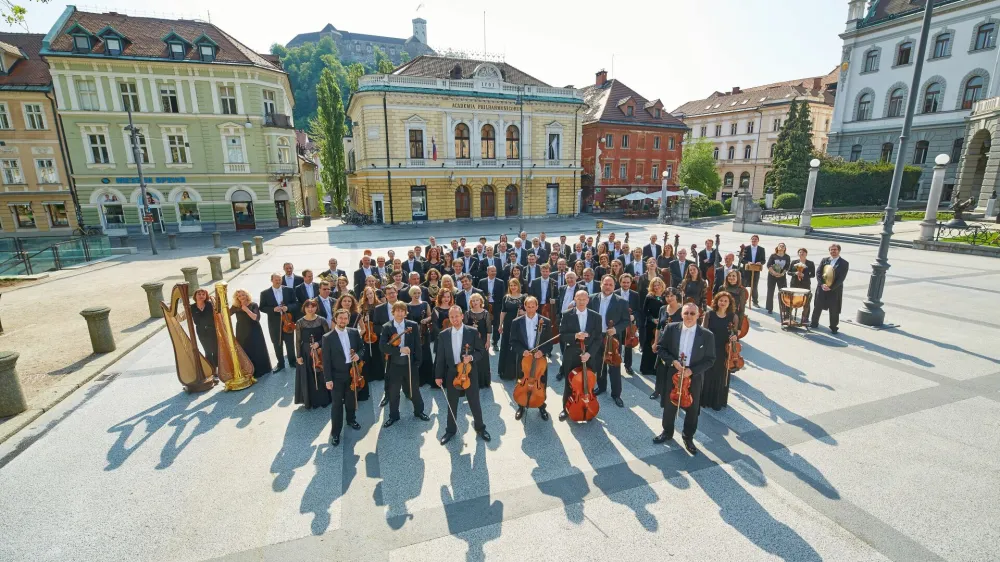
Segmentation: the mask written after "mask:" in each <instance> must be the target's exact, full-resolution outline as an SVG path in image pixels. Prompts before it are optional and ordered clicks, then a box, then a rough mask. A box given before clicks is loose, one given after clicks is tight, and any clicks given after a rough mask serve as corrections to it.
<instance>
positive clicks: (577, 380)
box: [566, 340, 601, 422]
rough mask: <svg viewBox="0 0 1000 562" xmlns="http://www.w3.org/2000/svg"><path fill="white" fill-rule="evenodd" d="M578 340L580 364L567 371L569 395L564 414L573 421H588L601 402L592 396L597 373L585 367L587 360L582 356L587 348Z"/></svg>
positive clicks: (598, 409) (597, 410)
mask: <svg viewBox="0 0 1000 562" xmlns="http://www.w3.org/2000/svg"><path fill="white" fill-rule="evenodd" d="M578 341H579V342H580V356H581V359H580V366H579V367H577V368H575V369H573V370H572V371H570V372H569V387H570V396H569V399H567V400H566V414H567V415H568V416H569V419H571V420H573V421H575V422H585V421H590V420H592V419H594V418H595V417H597V413H598V412H600V411H601V404H600V403H599V402H598V401H597V397H596V396H594V387H595V386H597V373H595V372H594V371H590V370H588V369H587V362H586V361H584V360H583V358H582V356H583V354H584V353H586V351H587V348H586V347H585V346H584V345H583V340H578Z"/></svg>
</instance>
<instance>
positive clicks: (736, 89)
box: [733, 86, 743, 94]
mask: <svg viewBox="0 0 1000 562" xmlns="http://www.w3.org/2000/svg"><path fill="white" fill-rule="evenodd" d="M742 92H743V90H741V89H740V87H739V86H733V93H734V94H739V93H742Z"/></svg>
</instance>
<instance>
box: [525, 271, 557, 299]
mask: <svg viewBox="0 0 1000 562" xmlns="http://www.w3.org/2000/svg"><path fill="white" fill-rule="evenodd" d="M558 290H559V288H558V287H557V286H556V280H555V279H553V278H552V276H551V275H550V274H549V264H545V265H543V266H542V267H541V275H539V276H538V277H536V278H535V280H534V281H532V282H531V283H529V284H528V295H530V296H532V297H535V299H536V300H537V301H538V303H539V304H538V306H539V308H541V307H543V306H545V305H546V304H555V301H556V292H557V291H558Z"/></svg>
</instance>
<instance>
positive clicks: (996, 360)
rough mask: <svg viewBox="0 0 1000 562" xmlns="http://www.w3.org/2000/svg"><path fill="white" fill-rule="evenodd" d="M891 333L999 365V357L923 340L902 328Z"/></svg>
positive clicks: (935, 341) (921, 337)
mask: <svg viewBox="0 0 1000 562" xmlns="http://www.w3.org/2000/svg"><path fill="white" fill-rule="evenodd" d="M892 333H894V334H899V335H901V336H905V337H908V338H910V339H914V340H917V341H919V342H921V343H928V344H931V345H933V346H934V347H939V348H941V349H946V350H948V351H954V352H956V353H961V354H963V355H969V356H971V357H976V358H978V359H983V360H985V361H989V362H990V363H993V364H998V365H1000V357H998V356H996V355H994V356H989V355H982V354H979V353H975V352H973V351H969V350H967V349H965V348H963V347H959V346H957V345H955V344H951V343H944V342H941V341H938V340H932V339H930V338H925V337H923V336H918V335H917V334H914V333H912V332H907V331H906V330H904V329H902V328H893V329H892Z"/></svg>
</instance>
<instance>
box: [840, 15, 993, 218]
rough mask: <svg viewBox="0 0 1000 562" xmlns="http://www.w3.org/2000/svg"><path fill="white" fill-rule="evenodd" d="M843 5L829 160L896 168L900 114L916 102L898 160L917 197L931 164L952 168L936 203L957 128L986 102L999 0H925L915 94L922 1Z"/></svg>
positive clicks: (952, 179) (956, 145)
mask: <svg viewBox="0 0 1000 562" xmlns="http://www.w3.org/2000/svg"><path fill="white" fill-rule="evenodd" d="M867 4H868V6H867V9H866V2H865V0H849V2H848V21H847V30H846V31H845V32H844V33H843V34H841V38H842V39H843V40H844V47H843V56H842V65H841V75H840V80H839V84H838V87H837V98H836V104H835V107H834V112H833V125H832V126H831V131H830V135H829V139H830V142H829V145H828V149H827V151H828V153H829V154H831V155H834V156H842V157H844V158H845V159H847V160H859V159H862V160H889V161H895V152H896V149H897V148H898V143H899V134H900V131H901V130H902V127H903V114H904V113H905V111H906V104H907V101H908V99H909V96H910V95H914V94H915V95H917V96H918V97H917V103H916V112H915V114H914V119H913V131H912V134H911V136H910V138H909V142H908V146H907V149H906V151H907V154H906V162H907V163H911V164H914V165H919V166H922V167H923V168H924V173H923V174H921V177H920V186H919V189H918V193H917V194H902V195H903V197H907V196H909V197H911V198H912V197H913V196H914V195H916V196H917V197H918V198H926V197H927V193H928V191H929V189H930V181H931V169H932V168H933V165H934V157H935V156H936V155H938V154H942V153H943V154H948V155H949V156H950V157H951V159H952V164H951V165H949V166H948V172H947V176H946V179H945V196H946V197H949V196H950V194H951V191H952V189H953V188H954V185H955V183H956V176H957V172H958V163H957V162H958V160H959V157H960V156H961V155H962V153H963V138H964V136H965V121H966V118H968V117H969V114H970V113H971V110H972V106H973V104H974V103H975V102H976V101H977V100H980V99H983V98H987V97H991V96H995V95H997V94H996V89H997V84H996V80H992V78H993V77H995V76H996V75H997V71H998V68H997V64H998V62H1000V59H998V54H1000V53H998V50H997V48H996V44H997V32H998V31H1000V29H998V28H1000V0H934V14H933V19H932V20H931V30H930V36H929V37H928V43H927V52H926V54H925V59H924V67H923V72H922V74H921V80H920V87H919V89H918V91H917V92H913V93H911V92H910V91H909V90H910V83H911V82H912V79H913V63H914V61H915V58H916V56H917V42H918V40H919V38H920V27H921V20H922V18H923V10H924V5H925V0H871V1H870V2H868V3H867Z"/></svg>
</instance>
